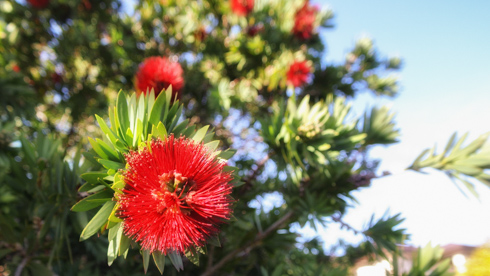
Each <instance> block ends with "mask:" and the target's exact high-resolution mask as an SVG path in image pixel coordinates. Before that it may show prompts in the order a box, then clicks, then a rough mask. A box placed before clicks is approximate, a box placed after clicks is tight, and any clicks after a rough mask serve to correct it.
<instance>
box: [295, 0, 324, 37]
mask: <svg viewBox="0 0 490 276" xmlns="http://www.w3.org/2000/svg"><path fill="white" fill-rule="evenodd" d="M317 12H318V8H317V7H314V6H310V2H309V1H306V2H305V4H304V5H303V7H302V8H301V9H299V10H298V11H297V12H296V15H295V17H294V27H293V34H294V35H295V36H296V37H298V38H300V39H309V38H311V36H312V34H313V25H314V23H315V20H316V14H317Z"/></svg>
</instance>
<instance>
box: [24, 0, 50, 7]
mask: <svg viewBox="0 0 490 276" xmlns="http://www.w3.org/2000/svg"><path fill="white" fill-rule="evenodd" d="M27 2H28V3H29V4H31V6H33V7H34V8H36V9H43V8H46V7H47V6H48V4H49V0H27Z"/></svg>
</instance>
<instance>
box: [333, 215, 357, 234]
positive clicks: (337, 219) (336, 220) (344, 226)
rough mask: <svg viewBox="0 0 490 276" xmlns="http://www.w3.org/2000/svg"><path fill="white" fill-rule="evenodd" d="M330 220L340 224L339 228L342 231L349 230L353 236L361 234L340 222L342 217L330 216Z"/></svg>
mask: <svg viewBox="0 0 490 276" xmlns="http://www.w3.org/2000/svg"><path fill="white" fill-rule="evenodd" d="M332 220H333V221H335V222H338V223H340V228H341V229H343V228H346V229H347V230H350V231H352V232H354V234H356V235H357V234H359V233H361V232H360V231H359V230H357V229H355V228H354V227H352V226H350V225H349V224H347V223H345V222H344V221H343V220H342V217H341V216H340V215H338V216H335V215H334V216H332Z"/></svg>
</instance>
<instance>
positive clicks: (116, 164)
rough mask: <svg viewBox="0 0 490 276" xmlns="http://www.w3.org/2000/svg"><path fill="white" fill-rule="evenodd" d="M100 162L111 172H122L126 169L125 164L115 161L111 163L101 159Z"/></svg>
mask: <svg viewBox="0 0 490 276" xmlns="http://www.w3.org/2000/svg"><path fill="white" fill-rule="evenodd" d="M98 162H99V163H100V164H101V165H102V166H104V168H106V169H108V170H110V169H112V170H115V171H118V170H121V169H124V164H122V163H120V162H114V161H111V160H106V159H99V160H98Z"/></svg>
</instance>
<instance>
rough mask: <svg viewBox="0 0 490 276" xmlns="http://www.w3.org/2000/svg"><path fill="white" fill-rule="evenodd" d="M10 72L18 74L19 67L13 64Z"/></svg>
mask: <svg viewBox="0 0 490 276" xmlns="http://www.w3.org/2000/svg"><path fill="white" fill-rule="evenodd" d="M12 70H13V71H14V72H16V73H19V72H20V67H19V65H17V64H15V65H14V66H12Z"/></svg>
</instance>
